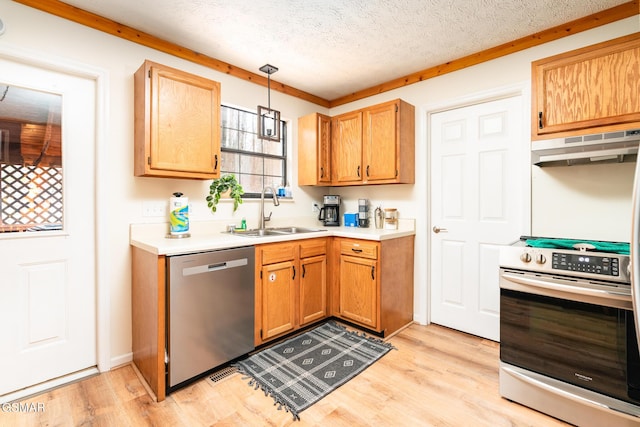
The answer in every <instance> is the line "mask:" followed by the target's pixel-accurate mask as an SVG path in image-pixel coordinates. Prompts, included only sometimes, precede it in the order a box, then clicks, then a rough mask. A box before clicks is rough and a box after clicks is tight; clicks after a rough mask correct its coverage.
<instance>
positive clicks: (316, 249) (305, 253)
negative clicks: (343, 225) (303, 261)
mask: <svg viewBox="0 0 640 427" xmlns="http://www.w3.org/2000/svg"><path fill="white" fill-rule="evenodd" d="M326 253H327V239H310V240H304V241H301V242H300V258H309V257H312V256H318V255H324V254H326Z"/></svg>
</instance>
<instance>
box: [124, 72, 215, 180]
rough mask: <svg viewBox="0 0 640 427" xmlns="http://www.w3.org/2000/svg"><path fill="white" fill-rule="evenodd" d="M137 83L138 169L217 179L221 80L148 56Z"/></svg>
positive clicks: (145, 172)
mask: <svg viewBox="0 0 640 427" xmlns="http://www.w3.org/2000/svg"><path fill="white" fill-rule="evenodd" d="M135 86H136V89H135V98H136V99H135V115H136V117H135V129H136V132H135V145H136V148H135V153H136V156H135V163H136V164H135V174H136V175H138V176H162V177H181V178H197V179H211V178H217V177H218V176H219V175H220V83H218V82H215V81H212V80H209V79H205V78H202V77H199V76H196V75H193V74H189V73H185V72H182V71H180V70H176V69H173V68H170V67H165V66H163V65H161V64H156V63H152V62H150V61H146V62H145V64H144V65H143V66H142V67H141V68H140V70H138V72H136V75H135Z"/></svg>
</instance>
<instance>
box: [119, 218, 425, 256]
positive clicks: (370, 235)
mask: <svg viewBox="0 0 640 427" xmlns="http://www.w3.org/2000/svg"><path fill="white" fill-rule="evenodd" d="M305 222H306V221H304V220H298V221H296V220H293V219H291V220H289V221H288V222H286V223H279V224H273V225H272V224H270V225H269V226H268V227H267V228H269V227H270V226H273V227H282V226H297V227H307V228H313V229H318V230H322V231H315V232H311V233H299V234H289V235H282V236H264V237H244V236H237V235H233V234H228V233H224V232H223V231H224V230H225V222H224V221H207V222H196V223H191V224H190V234H191V237H184V238H179V239H172V238H167V237H166V236H167V234H168V224H167V223H163V224H131V225H130V228H129V236H130V237H129V242H130V244H131V245H132V246H135V247H138V248H140V249H144V250H146V251H148V252H151V253H154V254H156V255H179V254H186V253H193V252H202V251H210V250H217V249H226V248H235V247H239V246H253V245H259V244H263V243H273V242H284V241H289V240H301V239H313V238H315V237H327V236H337V237H348V238H353V239H364V240H377V241H381V240H387V239H396V238H398V237H404V236H412V235H415V221H414V220H413V219H400V220H398V229H397V230H386V229H377V228H375V227H369V228H359V227H323V226H318V225H317V224H316V225H311V226H310V225H308V223H305Z"/></svg>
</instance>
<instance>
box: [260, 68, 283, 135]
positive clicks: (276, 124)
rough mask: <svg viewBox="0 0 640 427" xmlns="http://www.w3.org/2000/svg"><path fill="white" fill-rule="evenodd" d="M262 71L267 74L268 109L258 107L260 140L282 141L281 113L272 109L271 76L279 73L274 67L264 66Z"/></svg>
mask: <svg viewBox="0 0 640 427" xmlns="http://www.w3.org/2000/svg"><path fill="white" fill-rule="evenodd" d="M260 71H262V72H263V73H267V94H268V95H267V96H268V104H267V105H268V107H266V108H265V107H263V106H261V105H258V138H260V139H268V140H270V141H280V111H277V110H272V109H271V74H273V73H275V72H276V71H278V68H277V67H274V66H273V65H269V64H266V65H263V66H262V67H260Z"/></svg>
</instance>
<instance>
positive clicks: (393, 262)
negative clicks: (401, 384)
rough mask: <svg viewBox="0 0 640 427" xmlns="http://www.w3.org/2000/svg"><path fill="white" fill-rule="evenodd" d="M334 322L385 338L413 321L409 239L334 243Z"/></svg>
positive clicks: (332, 301)
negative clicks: (338, 321) (369, 331)
mask: <svg viewBox="0 0 640 427" xmlns="http://www.w3.org/2000/svg"><path fill="white" fill-rule="evenodd" d="M332 251H335V252H336V253H339V256H338V257H337V259H336V260H335V264H334V268H336V269H337V270H338V271H336V272H334V274H333V276H334V277H336V278H337V279H336V280H335V281H333V282H332V284H331V292H332V295H331V308H332V310H331V312H332V314H333V315H334V316H336V317H338V318H342V319H344V320H347V321H350V322H353V323H356V324H359V325H362V326H364V327H366V328H368V329H372V330H374V331H376V332H378V333H380V334H381V335H383V336H389V335H390V334H393V333H395V332H397V331H398V330H400V329H402V328H403V327H405V326H406V325H408V324H410V323H411V322H412V321H413V253H414V236H406V237H400V238H397V239H390V240H382V241H380V242H377V241H369V240H358V239H346V238H334V241H333V247H332Z"/></svg>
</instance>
